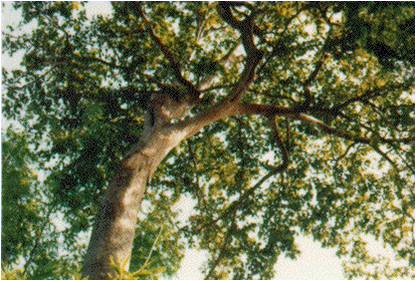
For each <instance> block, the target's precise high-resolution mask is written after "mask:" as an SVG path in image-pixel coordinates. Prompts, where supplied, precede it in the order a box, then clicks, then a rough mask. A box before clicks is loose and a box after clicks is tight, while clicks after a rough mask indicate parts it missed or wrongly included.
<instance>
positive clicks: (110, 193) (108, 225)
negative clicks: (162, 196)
mask: <svg viewBox="0 0 416 281" xmlns="http://www.w3.org/2000/svg"><path fill="white" fill-rule="evenodd" d="M169 107H171V108H172V111H169V110H168V109H169ZM179 107H180V106H179ZM177 110H178V105H177V104H171V101H169V102H164V103H163V104H162V105H160V106H154V108H153V113H152V114H154V116H153V122H152V124H145V130H144V133H143V136H142V138H141V140H140V142H139V143H138V144H137V145H136V147H135V148H133V149H132V150H131V151H130V152H129V153H128V155H127V156H126V157H125V158H124V160H123V161H122V164H121V167H120V170H119V171H118V173H117V175H116V176H115V177H114V178H113V180H112V181H111V183H110V185H109V187H108V190H107V191H106V194H105V197H104V199H103V202H102V205H101V208H100V210H99V213H98V214H97V217H96V221H95V225H94V228H93V231H92V235H91V239H90V243H89V245H88V250H87V254H86V257H85V260H84V268H83V272H82V273H83V276H85V277H88V278H89V279H111V274H112V273H113V268H112V267H111V263H110V258H111V257H112V258H113V260H114V261H115V262H117V263H121V262H123V261H126V260H128V259H130V255H131V250H132V246H133V239H134V236H135V230H136V224H137V215H138V211H139V209H140V205H141V202H142V200H143V197H144V194H145V190H146V185H147V182H148V180H149V179H150V178H151V177H152V175H153V173H154V171H155V170H156V168H157V167H158V165H159V164H160V162H161V161H162V160H163V159H164V158H165V157H166V155H167V154H168V153H169V151H170V150H171V149H172V148H174V147H176V146H177V145H178V144H179V143H180V142H181V141H182V140H183V139H184V138H186V133H185V130H183V129H178V128H177V127H175V126H172V125H170V120H172V119H173V118H176V117H178V116H177V115H183V114H185V111H181V112H180V113H177ZM155 112H157V115H155ZM147 119H148V120H150V119H149V118H147ZM127 264H129V262H128V263H127ZM125 269H126V270H128V265H127V268H125Z"/></svg>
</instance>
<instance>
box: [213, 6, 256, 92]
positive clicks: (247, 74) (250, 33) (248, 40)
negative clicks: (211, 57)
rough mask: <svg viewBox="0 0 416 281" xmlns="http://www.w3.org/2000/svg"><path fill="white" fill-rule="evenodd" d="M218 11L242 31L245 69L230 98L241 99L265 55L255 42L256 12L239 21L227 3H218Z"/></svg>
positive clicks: (229, 22) (224, 18) (231, 24)
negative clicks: (245, 55)
mask: <svg viewBox="0 0 416 281" xmlns="http://www.w3.org/2000/svg"><path fill="white" fill-rule="evenodd" d="M218 13H219V15H220V17H221V18H222V19H223V20H224V21H225V22H227V23H228V24H229V25H230V26H231V27H233V28H235V29H237V30H238V31H239V32H240V34H241V40H242V42H243V47H244V50H245V52H246V54H247V57H246V63H245V66H244V70H243V72H242V73H241V76H240V79H239V81H238V82H237V84H236V85H235V87H234V88H233V89H232V90H231V96H230V99H231V100H239V99H240V97H241V95H242V94H243V93H244V92H245V91H246V90H247V88H248V86H249V85H250V83H251V82H252V81H253V80H254V75H255V69H256V67H257V65H258V64H259V63H260V61H261V59H262V57H263V52H261V51H260V50H258V49H257V47H256V45H255V43H254V33H256V34H257V35H258V31H256V30H257V29H256V28H255V27H254V26H255V25H254V13H252V14H251V15H250V16H247V17H246V18H245V19H244V20H242V21H238V20H237V19H235V18H234V16H233V15H232V12H231V8H230V5H229V4H227V3H219V4H218Z"/></svg>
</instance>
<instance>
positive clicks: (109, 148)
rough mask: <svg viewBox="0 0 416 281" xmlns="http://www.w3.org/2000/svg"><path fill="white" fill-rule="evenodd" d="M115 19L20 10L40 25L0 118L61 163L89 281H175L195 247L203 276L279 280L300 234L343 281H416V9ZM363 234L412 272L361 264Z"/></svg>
mask: <svg viewBox="0 0 416 281" xmlns="http://www.w3.org/2000/svg"><path fill="white" fill-rule="evenodd" d="M82 5H83V4H81V6H82ZM112 5H113V13H112V15H111V16H98V17H94V18H92V19H90V18H88V17H87V15H86V13H85V10H84V9H83V8H82V7H78V4H76V5H75V4H73V3H69V2H67V3H62V2H56V3H44V2H33V3H31V2H16V3H14V6H15V7H16V8H17V9H20V10H21V11H22V22H21V25H22V26H23V25H25V24H29V23H30V24H33V25H35V27H34V28H33V31H31V32H29V33H26V34H19V35H14V34H13V29H12V28H11V29H10V31H9V32H8V33H5V34H4V35H3V44H4V45H3V46H5V50H6V51H7V52H9V54H10V55H13V54H15V53H16V52H18V51H23V53H24V55H23V60H22V64H21V69H18V70H14V71H11V72H4V75H3V84H4V87H5V95H4V99H3V109H4V113H5V116H6V117H7V118H8V119H10V120H16V121H17V122H18V123H20V124H21V126H23V127H24V128H26V129H27V131H28V135H27V137H26V141H27V142H28V143H29V144H31V145H32V147H33V151H34V152H35V153H36V155H37V159H36V160H37V162H38V163H49V165H50V167H51V168H49V171H50V172H49V174H48V177H47V179H46V180H45V188H46V189H48V194H50V195H49V196H48V198H47V199H48V204H49V205H50V206H54V209H53V210H54V212H56V213H57V214H58V213H59V214H61V215H62V216H63V219H64V220H65V222H66V223H67V225H68V227H67V229H66V231H65V232H64V238H65V239H68V241H78V240H77V239H78V238H79V236H80V235H82V234H83V233H85V232H87V231H89V229H90V228H91V226H92V222H93V221H95V223H94V226H93V230H92V235H91V239H90V242H89V246H88V249H87V252H86V257H85V261H84V266H83V274H84V275H85V276H87V277H89V278H94V279H101V278H111V277H113V278H114V274H115V270H114V268H113V267H112V266H111V260H113V261H115V262H116V263H119V264H124V265H125V268H124V269H125V270H128V264H129V262H128V261H129V260H131V270H136V269H137V268H140V267H141V266H142V265H143V264H146V265H147V262H148V260H149V258H151V259H152V260H153V264H152V265H151V266H149V267H152V266H153V267H154V268H159V267H161V266H163V267H164V269H165V273H166V274H168V275H169V274H172V273H174V272H175V271H176V270H177V268H178V266H179V261H180V259H181V257H182V255H183V248H184V245H185V244H184V243H188V244H189V245H190V246H197V247H199V248H202V249H206V250H207V251H208V252H209V254H210V257H209V261H208V264H207V266H206V268H205V273H206V278H208V279H212V278H238V279H251V278H271V277H272V276H273V274H274V270H273V267H274V264H275V262H276V260H277V258H278V256H279V255H281V254H285V255H287V256H290V257H292V258H295V257H296V255H297V254H298V250H297V248H296V243H295V237H296V236H297V235H299V234H304V235H305V234H310V235H312V236H313V237H314V239H316V240H318V241H320V242H321V243H322V245H323V246H325V247H335V248H336V249H337V254H338V255H339V256H340V257H342V258H343V259H344V260H345V271H346V274H347V276H349V277H353V276H367V277H373V278H378V277H380V276H387V277H397V276H413V275H412V274H413V273H412V269H413V268H414V255H413V253H414V236H413V232H412V229H413V225H414V211H413V206H414V191H413V186H414V168H413V167H414V112H413V108H414V103H413V99H412V95H413V92H414V30H413V27H414V4H413V3H388V4H387V3H386V4H384V3H383V4H380V3H314V2H310V3H299V2H295V3H291V2H287V3H259V2H256V3H255V4H253V3H249V2H231V3H224V2H222V3H202V2H199V3H191V2H175V3H140V2H118V3H113V4H112ZM105 187H108V188H107V189H106V191H105V195H104V197H103V199H102V201H100V200H99V197H100V195H101V194H104V193H103V192H104V190H105ZM185 195H186V196H188V197H191V198H192V199H193V202H195V207H194V211H193V213H192V215H191V216H190V218H189V221H187V223H186V225H181V224H180V222H179V221H178V219H177V218H176V215H177V214H175V211H174V208H173V207H174V205H175V203H177V202H178V201H179V200H180V199H181V198H182V197H183V196H185ZM98 206H100V207H98ZM140 206H144V208H143V213H144V214H143V213H138V212H139V209H140ZM94 216H95V219H94V220H93V218H94ZM138 218H139V221H137V220H138ZM156 237H158V239H160V243H155V241H157V240H158V239H156ZM368 237H374V238H376V239H380V240H382V241H383V242H384V243H385V244H386V245H388V247H391V248H392V249H393V250H394V251H395V252H396V254H397V259H398V260H400V261H402V262H401V263H397V264H394V263H391V262H389V261H388V260H385V258H383V257H378V258H377V257H372V256H371V255H369V253H368V251H367V249H366V242H365V241H366V239H367V238H368ZM184 239H186V240H184ZM67 247H70V246H69V245H68V246H67ZM68 249H69V248H68ZM148 254H149V255H150V256H149V255H148Z"/></svg>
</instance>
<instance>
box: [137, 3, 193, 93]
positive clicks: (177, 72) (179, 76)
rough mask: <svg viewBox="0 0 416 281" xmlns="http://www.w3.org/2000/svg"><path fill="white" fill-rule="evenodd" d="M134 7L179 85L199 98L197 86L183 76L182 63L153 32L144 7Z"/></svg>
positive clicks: (139, 4)
mask: <svg viewBox="0 0 416 281" xmlns="http://www.w3.org/2000/svg"><path fill="white" fill-rule="evenodd" d="M132 5H133V6H134V7H135V8H136V9H137V12H138V14H139V15H140V16H141V17H142V18H143V21H144V23H145V26H146V31H147V32H148V33H149V35H150V37H151V38H152V40H153V41H154V42H155V43H156V44H157V45H158V47H159V48H160V50H161V51H162V53H163V55H164V56H165V58H166V59H167V60H168V61H169V64H170V67H171V68H172V70H173V73H174V75H175V77H176V79H178V81H179V83H181V84H182V85H184V86H185V87H186V88H187V90H188V91H189V93H190V94H191V96H193V97H194V98H197V97H198V96H199V93H198V90H197V89H196V88H195V86H194V85H193V84H192V83H191V82H190V81H188V80H187V79H185V78H184V77H183V76H182V71H181V65H180V63H179V62H178V60H177V59H176V58H175V56H174V55H173V53H172V52H171V51H170V50H169V48H168V47H167V46H166V45H165V44H164V43H163V42H162V40H161V39H160V38H159V37H158V36H157V35H156V34H155V32H154V31H153V28H152V26H151V25H152V23H151V22H150V21H149V20H148V19H147V17H146V15H145V13H144V11H143V9H142V7H141V5H142V4H141V3H140V2H134V3H132Z"/></svg>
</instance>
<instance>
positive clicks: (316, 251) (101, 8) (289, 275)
mask: <svg viewBox="0 0 416 281" xmlns="http://www.w3.org/2000/svg"><path fill="white" fill-rule="evenodd" d="M86 9H87V15H88V16H89V17H93V16H94V15H97V14H107V13H109V12H110V4H109V3H108V2H89V3H88V4H87V5H86ZM18 20H19V13H17V12H16V11H13V10H12V9H11V8H10V3H5V6H4V7H3V11H2V20H1V22H2V30H3V28H4V26H6V25H9V24H14V23H16V22H18ZM28 28H29V29H30V27H28ZM20 59H21V56H19V55H18V56H15V57H13V58H10V57H8V56H7V55H4V54H2V66H3V67H5V68H6V69H9V70H10V69H12V68H16V67H17V66H18V64H19V61H20ZM3 125H4V123H3ZM178 208H179V209H181V211H182V215H183V217H184V218H186V217H187V214H189V213H190V212H191V208H192V207H191V204H189V201H188V202H187V200H186V199H185V200H183V201H182V202H181V204H179V206H178ZM297 244H298V248H299V250H300V251H301V254H300V256H299V257H298V258H297V259H296V260H291V259H289V258H286V257H280V258H279V260H278V262H277V264H276V271H277V274H276V278H277V279H291V280H293V279H315V280H329V279H332V280H333V279H344V278H343V274H342V266H341V261H340V259H339V258H338V257H337V256H336V255H335V249H324V248H322V247H321V246H320V244H319V243H317V242H314V241H313V240H312V239H311V238H310V237H298V239H297ZM374 245H375V246H373V250H374V251H376V252H381V253H383V251H384V249H383V248H382V247H381V246H380V245H376V244H374ZM205 260H206V254H205V253H204V252H203V251H198V250H195V249H188V250H187V251H186V253H185V257H184V260H183V262H182V266H181V268H180V270H179V271H178V273H177V275H176V278H177V279H203V277H204V276H203V274H202V273H201V270H200V268H201V267H202V265H203V263H204V261H205Z"/></svg>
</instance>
